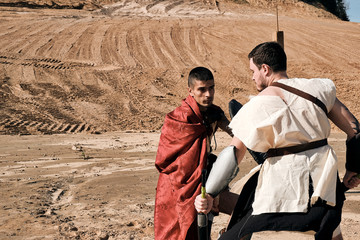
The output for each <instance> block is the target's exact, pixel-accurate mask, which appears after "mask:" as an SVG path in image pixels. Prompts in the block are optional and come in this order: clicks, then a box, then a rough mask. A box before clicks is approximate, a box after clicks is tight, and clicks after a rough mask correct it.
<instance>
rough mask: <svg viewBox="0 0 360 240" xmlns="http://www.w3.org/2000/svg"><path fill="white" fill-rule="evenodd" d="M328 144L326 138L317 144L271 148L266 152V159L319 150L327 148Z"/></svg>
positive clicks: (316, 142)
mask: <svg viewBox="0 0 360 240" xmlns="http://www.w3.org/2000/svg"><path fill="white" fill-rule="evenodd" d="M327 144H328V142H327V139H326V138H325V139H322V140H318V141H315V142H309V143H304V144H300V145H296V146H290V147H283V148H270V149H269V150H268V151H267V152H266V158H269V157H278V156H284V155H288V154H295V153H299V152H304V151H306V150H310V149H314V148H319V147H322V146H325V145H327Z"/></svg>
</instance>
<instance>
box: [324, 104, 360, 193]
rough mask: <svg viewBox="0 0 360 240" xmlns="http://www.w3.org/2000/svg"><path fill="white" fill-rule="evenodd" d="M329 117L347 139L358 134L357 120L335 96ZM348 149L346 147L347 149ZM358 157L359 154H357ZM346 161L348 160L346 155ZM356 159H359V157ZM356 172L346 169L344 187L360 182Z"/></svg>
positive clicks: (350, 186)
mask: <svg viewBox="0 0 360 240" xmlns="http://www.w3.org/2000/svg"><path fill="white" fill-rule="evenodd" d="M329 119H330V120H331V121H332V122H333V123H334V124H335V125H336V126H337V127H339V128H340V129H341V130H342V131H343V132H345V133H346V135H347V141H349V140H350V139H353V138H354V137H355V136H356V135H358V134H360V126H359V121H358V120H357V119H356V118H355V117H354V115H353V114H352V113H351V112H350V111H349V109H348V108H347V107H346V106H345V105H344V104H343V103H341V102H340V101H339V99H337V98H336V100H335V104H334V106H333V108H332V109H331V111H330V112H329ZM347 151H348V149H347ZM359 157H360V156H359ZM346 161H349V159H348V157H347V159H346ZM356 161H360V158H359V159H357V160H356ZM357 174H358V173H356V172H353V171H350V170H348V169H346V173H345V176H344V179H343V182H344V184H345V186H346V187H348V188H354V187H357V186H358V185H359V184H360V179H359V178H357V177H356V175H357Z"/></svg>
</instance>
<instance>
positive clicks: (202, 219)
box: [197, 169, 209, 240]
mask: <svg viewBox="0 0 360 240" xmlns="http://www.w3.org/2000/svg"><path fill="white" fill-rule="evenodd" d="M205 183H206V169H203V170H202V172H201V197H202V198H206V195H205V194H206V190H205ZM197 222H198V239H199V240H208V239H209V233H208V218H207V215H206V214H204V213H198V216H197Z"/></svg>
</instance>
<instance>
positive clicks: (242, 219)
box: [220, 173, 345, 240]
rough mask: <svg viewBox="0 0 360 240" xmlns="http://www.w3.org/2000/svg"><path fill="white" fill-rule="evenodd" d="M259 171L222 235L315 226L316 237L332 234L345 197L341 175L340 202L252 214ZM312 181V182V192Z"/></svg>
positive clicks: (235, 236)
mask: <svg viewBox="0 0 360 240" xmlns="http://www.w3.org/2000/svg"><path fill="white" fill-rule="evenodd" d="M257 179H258V173H257V174H255V175H254V176H252V177H251V178H250V180H249V181H248V182H247V183H246V184H245V186H244V188H243V191H242V192H241V194H240V196H239V199H238V202H237V204H236V207H235V210H234V213H233V215H232V218H231V220H230V222H229V226H228V228H227V231H226V232H225V233H224V234H223V235H221V237H220V239H221V240H225V239H240V238H242V237H244V236H246V235H248V234H251V233H254V232H261V231H300V232H306V231H310V230H313V231H315V232H316V234H315V239H316V240H327V239H331V238H332V234H333V231H334V230H335V229H336V227H337V226H338V225H339V224H340V221H341V213H342V207H343V203H344V200H345V194H344V188H343V184H342V183H341V182H340V179H339V178H338V181H337V186H336V206H334V207H331V206H329V205H326V204H325V202H323V201H321V200H320V201H318V202H317V203H316V204H314V205H313V206H311V207H310V206H309V209H308V212H306V213H265V214H260V215H251V214H252V211H253V210H252V207H251V204H252V203H253V201H254V195H255V188H256V184H257ZM311 194H312V184H311V183H310V196H311Z"/></svg>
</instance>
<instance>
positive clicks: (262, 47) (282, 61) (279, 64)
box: [248, 42, 287, 72]
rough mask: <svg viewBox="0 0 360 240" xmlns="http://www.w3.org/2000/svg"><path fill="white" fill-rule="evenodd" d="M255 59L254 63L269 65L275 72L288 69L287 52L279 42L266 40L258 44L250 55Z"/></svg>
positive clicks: (249, 56) (259, 65)
mask: <svg viewBox="0 0 360 240" xmlns="http://www.w3.org/2000/svg"><path fill="white" fill-rule="evenodd" d="M248 58H249V59H251V58H252V59H253V62H254V64H255V65H256V66H257V67H258V69H260V68H261V65H263V64H266V65H268V66H269V67H270V68H271V69H272V70H273V71H274V72H282V71H286V61H287V60H286V54H285V51H284V49H283V48H282V46H281V45H280V44H278V43H277V42H265V43H261V44H259V45H257V46H256V47H255V48H254V49H253V50H252V51H251V52H250V53H249V55H248Z"/></svg>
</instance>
